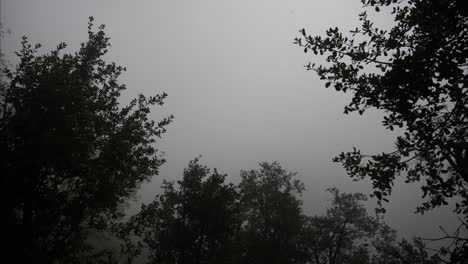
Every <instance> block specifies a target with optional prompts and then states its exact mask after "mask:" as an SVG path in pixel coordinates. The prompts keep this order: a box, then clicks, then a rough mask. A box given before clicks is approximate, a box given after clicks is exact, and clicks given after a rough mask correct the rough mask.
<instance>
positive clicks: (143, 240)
mask: <svg viewBox="0 0 468 264" xmlns="http://www.w3.org/2000/svg"><path fill="white" fill-rule="evenodd" d="M225 177H226V175H222V174H219V173H218V172H217V171H216V170H214V172H213V173H211V175H210V170H209V169H208V168H207V167H206V166H202V165H200V164H199V160H198V159H194V160H192V161H191V162H190V163H189V165H188V168H187V169H185V170H184V177H183V179H182V180H181V181H178V182H177V185H178V188H176V186H175V184H174V182H165V183H164V185H163V194H162V195H159V196H157V197H156V199H155V200H154V201H153V202H151V203H150V204H148V205H143V206H142V209H141V211H140V212H139V213H138V214H137V215H135V216H133V217H132V218H131V219H130V221H129V222H128V223H127V224H125V225H126V226H124V228H123V229H122V231H121V236H122V237H124V239H125V240H126V241H127V248H128V249H129V250H130V252H131V254H130V259H132V258H133V257H134V256H136V255H139V254H140V253H142V251H143V250H145V249H146V250H147V251H148V252H149V263H180V264H187V263H234V262H235V258H236V257H239V256H240V254H239V253H238V252H237V253H236V252H235V249H236V243H237V240H236V237H237V234H238V230H239V228H240V221H239V202H238V193H237V191H236V189H235V186H234V185H232V184H226V183H224V181H225ZM132 235H133V236H132ZM134 236H136V237H137V238H136V239H137V240H139V242H138V243H137V244H136V245H135V242H134V241H132V239H133V238H134ZM138 237H139V238H138ZM234 253H236V254H234Z"/></svg>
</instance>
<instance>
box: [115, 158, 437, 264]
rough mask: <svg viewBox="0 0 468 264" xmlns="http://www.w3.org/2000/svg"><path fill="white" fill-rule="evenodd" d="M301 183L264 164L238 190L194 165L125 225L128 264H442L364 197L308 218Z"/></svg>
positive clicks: (336, 195)
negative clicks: (375, 212) (373, 211)
mask: <svg viewBox="0 0 468 264" xmlns="http://www.w3.org/2000/svg"><path fill="white" fill-rule="evenodd" d="M295 175H296V173H293V172H288V171H286V170H285V169H283V168H282V167H281V165H280V164H279V163H277V162H273V163H268V162H263V163H260V168H259V169H258V170H249V171H241V174H240V176H241V178H242V181H241V182H240V183H239V184H238V185H233V184H232V183H228V182H226V180H225V179H226V175H224V174H220V173H218V172H217V171H216V170H213V171H210V169H208V168H207V167H206V166H203V165H201V164H200V163H199V160H198V159H194V160H193V161H191V162H190V163H189V165H188V167H187V168H186V169H185V171H184V175H183V178H182V179H181V180H179V181H177V182H164V184H163V186H162V189H163V192H162V194H160V195H157V196H156V197H155V199H154V201H152V202H151V203H150V204H147V205H143V206H142V208H141V211H140V212H139V213H138V214H137V215H135V216H133V217H131V218H130V220H129V221H128V222H125V223H123V224H120V225H118V228H117V230H119V233H118V236H119V237H120V238H121V239H122V241H125V242H126V243H123V244H122V246H123V247H122V250H123V251H122V253H124V255H122V256H120V257H121V258H122V257H123V258H126V259H127V260H129V261H131V260H134V259H137V260H138V259H139V261H144V262H145V263H278V264H279V263H290V264H293V263H316V264H322V263H323V264H325V263H327V264H338V263H348V264H350V263H356V264H366V263H369V264H370V263H375V264H377V263H379V264H384V263H385V264H397V263H398V264H399V263H439V262H438V261H437V259H435V258H434V259H432V260H431V258H430V256H429V254H428V252H426V251H425V249H424V244H423V243H422V242H421V241H420V240H414V241H413V242H408V241H406V240H404V239H402V240H400V239H399V238H398V237H397V235H396V232H395V231H394V230H392V229H391V228H390V227H388V226H387V225H386V224H385V223H383V222H382V221H379V220H378V219H377V218H375V217H372V216H370V215H368V213H367V212H366V209H365V207H364V204H363V202H364V201H366V196H365V195H363V194H359V193H356V194H349V193H341V192H340V191H339V190H338V189H336V188H331V189H328V191H329V192H330V195H331V205H330V207H329V208H328V209H327V210H326V213H324V214H323V215H315V216H308V215H305V214H304V213H303V211H302V208H301V205H302V200H301V198H300V196H301V194H302V192H303V191H304V185H303V184H302V183H301V182H300V181H299V180H297V179H295ZM109 253H110V252H109ZM138 256H140V258H138ZM141 256H143V257H141ZM115 260H116V261H117V260H118V258H116V259H115Z"/></svg>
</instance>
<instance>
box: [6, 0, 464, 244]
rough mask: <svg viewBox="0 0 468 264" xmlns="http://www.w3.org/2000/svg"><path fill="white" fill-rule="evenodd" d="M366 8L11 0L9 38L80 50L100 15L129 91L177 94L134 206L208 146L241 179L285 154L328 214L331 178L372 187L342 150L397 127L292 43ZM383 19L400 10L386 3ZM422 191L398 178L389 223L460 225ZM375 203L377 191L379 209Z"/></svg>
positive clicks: (378, 144) (433, 229)
mask: <svg viewBox="0 0 468 264" xmlns="http://www.w3.org/2000/svg"><path fill="white" fill-rule="evenodd" d="M359 12H360V2H359V1H357V0H355V1H349V0H329V1H318V0H315V1H314V0H308V1H273V0H268V1H267V0H263V1H260V0H250V1H221V0H210V1H204V0H203V1H202V0H201V1H162V0H159V1H156V0H153V1H64V0H60V1H59V0H56V1H52V0H44V1H33V0H30V1H24V0H3V1H1V22H2V23H3V25H4V27H5V28H7V29H10V30H11V33H10V34H8V35H6V37H5V39H3V40H2V50H3V51H4V53H5V54H6V58H7V59H8V60H9V61H10V63H11V64H12V65H14V64H15V63H16V62H17V59H16V58H15V57H14V55H13V52H14V51H15V50H18V49H19V47H20V39H21V36H22V35H27V36H28V37H29V39H30V41H31V42H33V43H35V42H38V43H41V44H42V45H43V48H42V51H44V52H47V51H50V50H51V49H53V48H54V47H55V46H56V45H57V44H58V43H60V42H62V41H63V42H65V43H67V44H69V46H68V48H67V51H75V50H76V49H77V48H78V47H79V43H81V42H84V41H86V38H87V28H86V26H87V21H88V17H89V16H94V17H95V22H96V24H105V25H106V30H105V31H106V33H107V34H108V36H109V37H110V38H111V44H112V47H111V49H110V51H109V54H108V55H107V60H109V61H115V62H116V63H117V64H119V65H122V66H125V67H127V72H126V73H125V74H124V75H123V78H121V80H120V81H121V82H122V83H125V84H126V85H127V87H128V90H127V91H126V93H125V94H124V96H123V98H122V102H123V103H125V102H128V100H130V98H132V97H134V96H136V95H137V94H138V93H143V94H146V95H151V94H155V93H161V92H166V93H168V94H169V97H168V98H167V100H166V102H167V103H166V104H165V105H164V107H162V108H155V109H154V112H153V113H152V117H153V118H154V119H155V120H159V119H161V118H163V117H165V116H168V115H170V114H173V115H174V116H175V120H174V122H173V123H172V124H171V125H170V126H169V128H168V131H167V133H166V134H165V135H164V136H163V137H162V138H161V139H160V140H159V142H158V145H157V146H158V149H159V150H160V151H162V152H164V153H165V158H166V159H167V162H166V163H165V164H164V165H163V166H162V168H161V171H160V174H159V175H158V176H155V177H153V180H152V181H151V182H149V183H146V184H144V185H143V186H142V187H141V191H140V192H139V193H138V196H137V198H138V199H137V200H136V201H134V203H133V204H132V205H131V206H130V208H129V214H132V213H135V212H136V211H137V209H138V207H139V205H140V204H141V203H146V202H149V201H150V200H151V199H152V198H153V197H154V195H155V194H157V193H158V192H159V191H160V188H159V186H160V183H161V182H162V180H163V179H169V180H173V179H179V178H180V177H181V176H182V172H183V169H184V167H186V165H187V163H188V162H189V161H190V160H191V159H193V158H194V157H197V156H199V155H202V159H201V161H202V163H204V164H206V165H207V166H209V167H211V168H214V167H216V168H217V169H218V170H219V171H221V172H225V173H227V174H228V175H229V178H228V179H229V180H230V181H232V182H235V183H237V182H239V180H240V178H239V171H240V170H247V169H257V168H258V163H259V162H261V161H279V162H280V163H281V164H282V165H283V166H284V167H285V168H287V169H289V170H293V171H297V172H298V175H299V178H300V179H301V180H302V181H303V182H304V183H305V185H306V191H305V192H304V194H303V197H302V198H303V200H304V211H305V212H306V213H308V214H318V213H321V212H323V211H324V209H325V208H326V207H327V206H328V201H329V198H330V197H329V194H327V193H326V191H325V189H326V188H328V187H333V186H336V187H338V188H340V189H341V190H342V191H344V192H363V193H365V194H369V193H370V192H371V185H370V184H369V183H368V182H365V181H359V182H353V181H352V180H351V179H350V178H349V177H348V176H347V175H346V172H345V170H344V169H343V168H342V167H341V165H340V164H335V163H333V162H332V161H331V160H332V158H333V157H334V156H336V155H337V154H339V153H340V152H342V151H348V150H351V149H352V147H353V146H356V147H358V148H360V149H361V150H362V151H363V152H365V153H380V152H383V151H389V150H392V148H393V142H394V139H395V137H396V135H398V131H395V132H390V131H387V130H385V129H384V128H383V127H382V125H381V123H380V122H381V117H382V113H380V112H378V111H369V112H368V113H366V114H365V115H364V116H359V115H357V114H350V115H345V114H343V107H344V105H345V104H346V103H347V102H348V100H349V98H350V97H349V96H347V95H343V94H341V93H337V92H336V91H334V90H332V89H325V88H324V83H323V82H322V81H320V80H319V79H318V77H317V76H316V75H315V73H313V72H308V71H306V69H305V68H304V65H305V64H307V63H308V62H309V61H310V60H313V59H315V58H314V57H313V56H312V55H310V54H309V53H307V54H304V53H303V51H302V50H301V49H300V48H298V47H297V46H295V45H293V39H294V37H296V36H298V35H299V33H298V30H299V29H301V28H306V29H307V31H308V33H310V34H312V35H319V34H323V33H324V31H325V30H326V29H327V28H328V27H332V26H333V27H335V26H338V27H339V28H342V29H351V28H354V27H355V26H356V25H357V23H358V22H359V21H358V19H357V15H358V13H359ZM377 19H378V20H379V22H381V23H382V24H386V23H387V24H388V23H390V22H391V19H390V17H387V16H385V15H382V17H379V18H377ZM420 196H421V193H420V191H419V188H418V186H417V185H414V184H413V185H408V184H401V183H399V184H397V185H396V186H395V191H394V194H393V195H392V197H391V202H390V204H388V205H387V215H386V221H387V222H388V224H389V225H390V226H392V227H393V228H395V229H397V230H398V231H399V233H400V234H401V235H403V236H406V237H412V236H415V235H418V236H424V237H427V236H435V235H437V234H440V233H439V231H438V226H439V225H444V226H446V227H450V226H451V224H452V225H453V223H454V221H455V219H454V216H453V215H451V214H450V213H448V212H449V210H448V209H447V208H445V209H438V210H434V211H433V212H431V213H430V214H426V215H424V216H421V215H417V214H414V211H415V208H416V206H417V205H418V204H419V202H420V200H419V197H420ZM375 206H376V202H375V200H373V199H370V200H369V203H368V208H369V211H370V210H372V209H373V208H374V207H375Z"/></svg>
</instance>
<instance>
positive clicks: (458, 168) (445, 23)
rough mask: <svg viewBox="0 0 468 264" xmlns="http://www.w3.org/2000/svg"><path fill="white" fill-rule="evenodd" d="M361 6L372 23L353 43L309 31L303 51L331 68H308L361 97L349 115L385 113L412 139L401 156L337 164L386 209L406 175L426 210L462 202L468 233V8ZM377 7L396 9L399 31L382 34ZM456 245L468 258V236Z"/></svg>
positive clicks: (365, 22)
mask: <svg viewBox="0 0 468 264" xmlns="http://www.w3.org/2000/svg"><path fill="white" fill-rule="evenodd" d="M361 2H362V3H363V4H364V8H365V9H366V10H365V11H364V12H362V13H361V14H360V15H359V19H360V21H361V22H362V25H361V27H360V28H356V29H355V30H351V31H350V33H351V34H350V35H349V36H348V35H346V34H345V33H343V32H341V31H340V30H339V29H338V28H330V29H328V30H327V32H326V34H327V36H326V37H320V36H315V37H313V36H310V35H307V33H306V31H305V29H302V30H300V32H301V34H302V36H301V37H298V38H296V39H295V43H296V44H298V45H299V46H301V47H302V48H304V52H308V51H312V52H313V53H314V54H320V55H325V56H326V57H325V58H326V63H324V64H323V65H318V66H317V65H315V64H310V63H309V65H307V66H306V67H307V69H309V70H314V71H315V72H316V73H317V74H318V75H319V76H320V78H321V79H323V80H326V81H327V82H326V84H325V87H330V86H331V85H333V87H334V88H335V89H336V90H337V91H342V92H352V94H353V98H352V100H351V102H350V103H349V105H347V106H346V107H345V113H350V112H354V111H357V112H359V113H360V114H363V113H364V112H365V111H366V110H367V109H369V108H376V109H380V110H383V112H384V113H385V117H384V120H383V122H382V124H383V125H384V126H385V127H386V128H387V129H390V130H393V129H394V128H395V127H399V128H402V130H403V133H402V135H401V136H399V137H398V138H397V140H396V143H395V151H393V152H390V153H381V154H377V155H365V154H362V153H361V152H360V151H359V150H357V149H354V150H353V151H351V152H348V153H341V154H340V155H339V156H338V157H336V158H335V159H334V161H336V162H341V163H342V164H343V166H344V168H345V169H346V170H347V172H348V174H349V175H350V176H351V177H354V178H357V179H363V178H369V179H370V180H371V181H372V183H373V189H374V192H373V195H374V196H375V197H377V199H378V203H379V205H382V201H388V200H387V196H389V195H390V194H391V191H392V187H393V182H394V180H395V178H396V177H397V176H400V175H402V174H403V175H405V177H406V182H421V184H422V187H421V188H422V191H423V197H424V198H425V200H424V202H423V203H422V204H421V206H419V207H418V211H419V212H421V213H424V212H426V211H428V210H431V209H433V208H435V207H438V206H441V205H446V204H448V202H449V201H453V202H454V203H455V204H456V208H455V212H456V213H457V214H459V215H461V216H462V218H464V219H465V221H463V220H462V222H463V224H462V225H461V228H462V229H465V230H467V227H468V226H467V225H466V220H467V219H468V86H467V82H466V78H467V66H468V65H467V56H468V30H467V27H466V23H467V19H468V9H467V8H466V5H464V4H465V3H464V2H463V1H460V0H455V1H450V0H441V1H431V0H407V1H397V0H362V1H361ZM390 8H392V9H391V10H388V9H390ZM369 9H370V10H374V11H375V12H380V11H389V12H390V13H391V14H392V15H393V17H394V20H395V24H394V26H393V27H392V28H391V29H389V30H385V29H380V28H378V27H376V26H375V25H374V23H373V22H372V21H371V19H370V18H369V17H368V14H367V12H368V11H369ZM453 197H458V198H457V199H452V198H453ZM383 211H384V208H382V207H381V208H380V212H383ZM461 233H462V232H460V234H461ZM456 243H457V244H458V247H457V248H465V250H462V251H463V252H464V253H460V254H464V256H465V257H468V250H467V248H468V244H467V243H468V238H467V237H461V236H459V237H458V238H457V241H456Z"/></svg>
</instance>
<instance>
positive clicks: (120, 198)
mask: <svg viewBox="0 0 468 264" xmlns="http://www.w3.org/2000/svg"><path fill="white" fill-rule="evenodd" d="M21 44H22V49H21V50H20V51H19V52H17V53H16V55H17V56H18V57H19V59H20V62H19V64H18V65H17V66H16V67H15V68H14V69H7V70H5V76H6V80H5V83H6V85H2V86H0V87H1V93H0V101H1V104H0V114H1V116H0V118H1V119H0V171H1V173H2V177H1V181H2V187H3V191H2V198H3V212H4V214H3V215H4V219H5V221H6V228H5V230H4V232H3V234H4V237H5V238H6V241H8V242H7V244H8V245H9V246H8V249H7V250H6V252H7V254H9V255H10V257H12V258H11V259H16V260H17V262H25V263H27V262H34V263H53V262H57V261H59V262H67V263H73V262H77V261H79V260H80V258H81V257H82V256H83V254H84V252H86V251H87V249H88V248H89V247H88V245H87V243H86V242H87V241H86V240H87V239H86V236H87V233H88V232H89V231H90V230H104V229H107V228H109V227H110V226H111V224H112V223H113V222H114V221H115V220H118V219H120V217H121V216H122V215H123V211H122V204H123V203H124V202H125V200H126V199H128V198H129V197H130V196H131V195H132V194H133V193H134V192H135V191H136V190H137V188H138V187H139V185H140V183H142V182H143V181H145V180H148V179H149V178H150V177H151V176H153V175H155V174H158V168H159V167H160V166H161V164H162V163H163V162H164V159H163V158H162V157H161V156H160V154H159V153H158V152H157V149H156V148H155V145H154V144H155V143H156V140H157V138H158V137H160V136H161V135H162V134H163V133H164V132H165V131H166V130H165V127H166V125H168V124H169V123H170V122H171V120H172V116H170V117H167V118H164V119H163V120H161V121H160V122H158V123H156V122H155V121H152V120H151V119H149V114H150V110H151V107H152V106H153V105H162V104H163V101H164V99H165V98H166V96H167V95H166V94H159V95H155V96H149V97H146V96H144V95H139V96H138V97H137V98H135V99H133V100H132V101H131V102H130V103H129V104H128V105H126V106H121V105H120V104H119V96H120V94H121V92H122V91H123V90H125V89H126V87H125V85H123V84H120V83H119V82H118V78H119V76H120V75H121V73H122V72H123V71H125V68H123V67H121V66H117V65H116V64H115V63H106V62H105V61H104V59H103V57H104V55H105V54H106V53H107V51H108V48H109V47H110V43H109V38H108V37H107V36H106V35H105V33H104V25H101V26H100V27H99V28H98V30H97V31H93V18H92V17H90V20H89V24H88V40H87V41H86V42H85V43H82V44H81V48H80V49H79V51H77V52H75V53H73V54H69V53H64V49H65V48H66V44H65V43H60V44H59V45H58V46H57V48H56V49H55V50H53V51H51V52H50V53H46V54H44V55H38V50H39V48H40V45H39V44H37V45H34V46H33V45H31V44H29V42H28V40H27V38H26V37H23V40H22V43H21Z"/></svg>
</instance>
